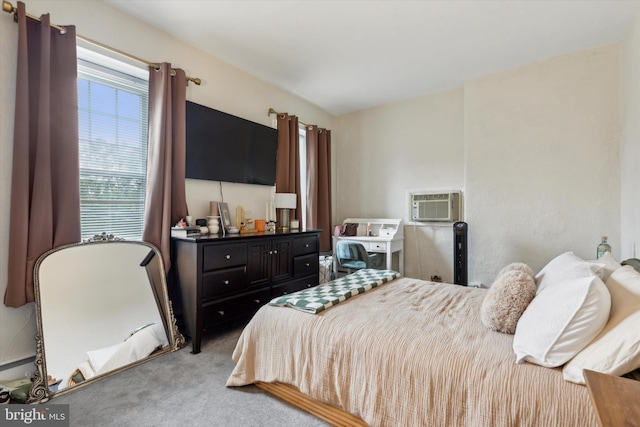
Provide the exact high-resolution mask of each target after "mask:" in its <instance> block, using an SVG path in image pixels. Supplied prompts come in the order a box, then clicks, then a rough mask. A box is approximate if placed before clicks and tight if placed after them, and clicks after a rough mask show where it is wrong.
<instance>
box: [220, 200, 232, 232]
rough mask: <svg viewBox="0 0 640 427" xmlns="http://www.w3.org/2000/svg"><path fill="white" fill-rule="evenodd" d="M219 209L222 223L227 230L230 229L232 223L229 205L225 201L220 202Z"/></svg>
mask: <svg viewBox="0 0 640 427" xmlns="http://www.w3.org/2000/svg"><path fill="white" fill-rule="evenodd" d="M218 211H219V213H220V223H221V224H222V228H223V230H224V231H225V232H228V231H229V228H230V227H232V225H231V217H230V216H229V205H227V204H226V203H224V202H219V203H218Z"/></svg>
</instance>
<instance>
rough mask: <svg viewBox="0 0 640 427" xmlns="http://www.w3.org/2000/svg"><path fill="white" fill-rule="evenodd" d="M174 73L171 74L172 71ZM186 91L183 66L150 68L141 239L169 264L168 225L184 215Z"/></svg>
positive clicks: (168, 266)
mask: <svg viewBox="0 0 640 427" xmlns="http://www.w3.org/2000/svg"><path fill="white" fill-rule="evenodd" d="M172 74H173V75H172ZM186 94H187V80H186V75H185V72H184V70H181V69H174V70H172V69H171V65H170V64H167V63H163V64H161V66H160V69H159V70H156V69H155V68H153V67H150V68H149V146H148V155H147V157H148V163H147V193H146V198H145V207H144V230H143V232H142V240H144V241H145V242H149V243H151V244H153V245H155V246H156V247H157V248H158V249H159V250H160V253H161V254H162V260H163V262H164V266H165V271H166V272H168V271H169V268H170V267H171V258H170V255H171V226H172V225H174V224H175V223H176V222H178V221H179V220H180V218H184V217H185V216H187V200H186V194H185V158H186V99H187V98H186Z"/></svg>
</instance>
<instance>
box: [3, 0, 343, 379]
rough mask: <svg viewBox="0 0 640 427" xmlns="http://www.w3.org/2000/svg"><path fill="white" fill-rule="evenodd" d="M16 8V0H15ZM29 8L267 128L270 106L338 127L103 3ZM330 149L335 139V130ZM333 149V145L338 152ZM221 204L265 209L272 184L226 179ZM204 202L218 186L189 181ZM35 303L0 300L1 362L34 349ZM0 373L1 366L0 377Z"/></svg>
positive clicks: (10, 59)
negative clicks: (177, 75) (152, 64)
mask: <svg viewBox="0 0 640 427" xmlns="http://www.w3.org/2000/svg"><path fill="white" fill-rule="evenodd" d="M13 3H14V5H15V2H13ZM25 4H26V7H27V12H28V13H30V14H32V15H35V16H39V15H41V14H44V13H50V15H51V21H52V22H53V23H55V24H60V25H65V24H74V25H76V28H77V33H78V34H80V35H82V36H85V37H88V38H91V39H94V40H96V41H99V42H101V43H104V44H106V45H109V46H111V47H114V48H117V49H120V50H122V51H125V52H127V53H130V54H132V55H135V56H138V57H140V58H143V59H145V60H148V61H159V62H162V61H166V62H171V63H172V65H173V66H175V67H180V68H183V69H184V70H185V71H186V73H187V75H189V76H194V77H200V78H201V79H202V81H203V83H202V86H195V85H194V84H189V86H188V89H187V99H189V100H190V101H194V102H197V103H200V104H204V105H207V106H209V107H212V108H215V109H218V110H221V111H224V112H227V113H230V114H234V115H237V116H240V117H243V118H245V119H248V120H252V121H255V122H258V123H262V124H264V125H267V126H271V124H272V117H269V116H267V111H268V109H269V108H270V107H273V108H275V109H276V110H278V111H287V112H289V113H292V114H296V115H298V116H299V117H300V119H301V120H302V121H304V122H305V123H314V124H317V125H319V126H320V127H325V128H328V129H334V128H335V123H334V122H335V117H334V116H332V115H331V114H329V113H327V112H325V111H323V110H321V109H320V108H318V107H316V106H314V105H312V104H310V103H308V102H306V101H304V100H302V99H301V98H299V97H297V96H295V95H293V94H291V93H289V92H285V91H283V90H281V89H279V88H277V87H275V86H273V85H271V84H268V83H266V82H264V81H262V80H259V79H257V78H254V77H253V76H251V75H249V74H247V73H245V72H243V71H240V70H238V69H237V68H234V67H232V66H231V65H229V64H227V63H224V62H222V61H220V60H219V59H217V58H215V57H213V56H211V55H209V54H207V53H205V52H203V51H201V50H198V49H196V48H194V47H192V46H189V45H187V44H185V43H183V42H181V41H180V40H177V39H175V38H173V37H170V36H169V35H167V34H165V33H163V32H161V31H159V30H157V29H154V28H152V27H150V26H148V25H146V24H144V23H142V22H141V21H139V20H137V19H134V18H132V17H130V16H128V15H125V14H123V13H121V12H120V11H118V10H116V9H114V8H112V7H110V6H108V5H107V4H105V3H103V2H100V1H82V2H80V1H73V0H55V1H53V0H48V1H43V0H28V1H26V2H25ZM17 29H18V27H17V25H16V24H14V23H13V20H12V17H11V16H10V15H8V14H6V13H3V14H2V16H0V78H1V82H2V83H1V88H0V105H1V108H2V109H1V110H0V111H1V113H2V114H0V164H1V165H2V166H1V167H0V215H2V218H4V219H5V220H4V221H2V225H0V294H1V295H2V296H4V291H5V289H6V281H7V273H6V271H7V268H6V267H7V262H8V261H7V258H8V254H7V247H8V239H9V223H8V218H9V200H10V185H11V153H12V139H13V117H14V102H15V99H14V98H15V92H14V86H15V85H14V82H15V68H16V59H15V58H16V44H17ZM332 139H333V144H334V147H335V146H336V145H337V144H339V141H338V134H337V132H333V133H332ZM335 151H336V150H334V152H335ZM222 188H223V191H224V197H225V201H226V202H227V203H229V208H230V209H231V210H232V211H233V212H235V208H236V206H237V205H242V206H243V207H244V208H245V209H248V210H251V211H252V212H254V213H255V215H257V214H260V213H263V212H264V211H265V202H266V201H267V200H268V199H269V198H270V196H271V193H272V191H273V187H269V186H259V185H244V184H228V183H223V184H222ZM209 200H220V183H218V182H209V181H196V180H188V182H187V203H188V205H189V209H190V210H191V213H192V216H194V217H201V216H204V215H206V214H208V202H209ZM33 313H34V306H33V304H28V305H27V306H25V307H22V308H19V309H13V308H7V307H5V306H4V305H2V304H0V367H2V365H4V364H6V363H9V362H11V361H13V360H16V359H21V358H24V357H29V356H31V355H33V353H34V351H35V342H34V339H33V337H34V333H35V321H34V316H33ZM2 375H3V371H0V378H3V377H2Z"/></svg>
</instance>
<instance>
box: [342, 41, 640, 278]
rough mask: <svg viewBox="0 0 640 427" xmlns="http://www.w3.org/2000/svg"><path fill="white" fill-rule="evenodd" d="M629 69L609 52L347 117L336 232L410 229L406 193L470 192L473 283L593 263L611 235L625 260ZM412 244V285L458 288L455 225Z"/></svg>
mask: <svg viewBox="0 0 640 427" xmlns="http://www.w3.org/2000/svg"><path fill="white" fill-rule="evenodd" d="M619 61H620V58H619V46H617V45H608V46H601V47H597V48H594V49H590V50H587V51H583V52H577V53H574V54H570V55H565V56H561V57H558V58H553V59H550V60H547V61H542V62H539V63H534V64H528V65H525V66H522V67H519V68H516V69H511V70H506V71H503V72H499V73H494V74H491V75H488V76H485V77H482V78H478V79H475V80H471V81H468V82H466V83H465V84H464V86H463V87H461V88H458V89H453V90H450V91H445V92H441V93H437V94H431V95H426V96H422V97H418V98H415V99H411V100H407V101H401V102H397V103H393V104H389V105H385V106H381V107H376V108H371V109H368V110H363V111H359V112H355V113H351V114H346V115H343V116H340V117H339V119H338V120H339V124H338V130H339V134H340V135H341V141H342V143H341V144H340V147H339V153H338V155H337V158H336V163H337V166H336V169H335V170H336V181H338V182H339V185H338V190H337V196H336V197H337V212H336V214H337V217H338V220H339V221H340V220H342V219H343V218H347V217H392V218H406V217H407V215H408V203H407V200H406V192H407V191H409V190H415V189H437V190H442V189H462V190H463V191H464V198H463V200H464V207H465V209H464V210H465V215H466V217H465V221H467V222H468V223H469V280H470V281H477V282H481V283H483V284H484V285H490V284H491V283H492V282H493V279H494V277H495V274H497V272H498V271H499V269H500V268H502V267H503V266H504V265H506V264H507V263H509V262H513V261H523V262H527V263H530V264H531V266H532V267H533V268H534V269H539V268H541V267H542V266H543V265H544V264H545V263H546V262H547V261H548V260H549V259H551V258H552V257H554V256H555V255H558V254H559V253H560V252H561V251H564V250H573V251H575V252H576V253H577V254H578V255H581V256H583V257H585V258H593V257H595V248H596V245H597V244H598V243H599V239H600V236H601V235H602V234H607V235H608V236H609V240H610V242H611V244H612V247H613V249H614V255H616V256H618V257H619V256H620V203H619V197H620V170H619V166H618V162H619V134H620V128H619V120H620V114H619V83H620V81H619V70H620V67H619ZM636 75H637V73H636ZM635 170H638V168H635ZM634 182H637V181H634ZM405 236H406V237H405V275H407V276H411V277H420V278H424V279H429V277H430V276H431V275H434V274H437V275H440V276H442V277H443V279H444V280H445V281H451V280H452V278H453V277H452V276H453V263H452V259H453V247H452V240H453V230H452V227H451V224H445V225H441V226H425V227H415V228H414V227H413V226H407V227H405Z"/></svg>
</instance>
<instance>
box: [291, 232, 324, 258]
mask: <svg viewBox="0 0 640 427" xmlns="http://www.w3.org/2000/svg"><path fill="white" fill-rule="evenodd" d="M317 251H318V237H317V236H315V235H313V236H301V237H295V238H293V256H296V255H306V254H312V253H315V252H317Z"/></svg>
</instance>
